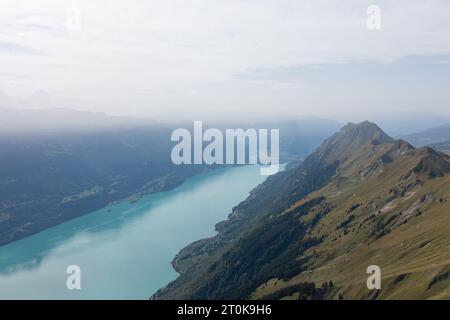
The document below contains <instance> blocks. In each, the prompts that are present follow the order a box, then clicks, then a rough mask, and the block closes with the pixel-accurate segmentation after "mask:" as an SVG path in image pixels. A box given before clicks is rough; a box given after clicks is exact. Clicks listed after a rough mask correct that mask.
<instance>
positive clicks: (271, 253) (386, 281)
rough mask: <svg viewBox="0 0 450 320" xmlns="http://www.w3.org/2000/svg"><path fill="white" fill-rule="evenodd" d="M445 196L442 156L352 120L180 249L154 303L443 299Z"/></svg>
mask: <svg viewBox="0 0 450 320" xmlns="http://www.w3.org/2000/svg"><path fill="white" fill-rule="evenodd" d="M449 197H450V157H449V156H447V155H445V154H443V153H440V152H438V151H435V150H433V149H432V148H429V147H422V148H419V149H416V148H415V147H413V146H412V145H411V144H409V143H407V142H405V141H403V140H395V139H393V138H391V137H389V136H388V135H387V134H385V133H384V132H383V131H382V130H381V129H380V128H379V127H378V126H376V125H375V124H373V123H370V122H363V123H360V124H348V125H346V126H345V127H343V128H342V129H341V130H340V131H339V132H338V133H336V134H334V135H333V136H331V137H330V138H328V139H327V140H325V142H323V144H322V145H321V146H320V147H319V148H318V149H317V150H316V151H314V152H313V153H312V154H311V155H310V156H308V157H307V158H306V159H305V160H304V161H303V162H302V163H300V164H298V165H296V166H293V167H291V168H289V169H287V170H285V171H283V172H280V173H278V174H277V175H275V176H271V177H270V178H268V179H267V180H266V182H264V183H263V184H262V185H260V186H258V187H257V188H256V189H254V190H253V191H252V193H251V195H250V196H249V197H248V198H247V199H246V200H245V201H243V202H242V203H240V204H239V205H238V206H236V207H235V208H234V209H233V211H232V213H231V214H230V216H229V220H227V221H223V222H221V223H219V224H217V226H216V228H217V230H218V234H217V235H216V236H214V237H212V238H209V239H203V240H199V241H197V242H194V243H193V244H191V245H189V246H188V247H186V248H184V249H183V250H181V252H180V253H179V254H178V255H177V256H176V257H175V259H174V260H173V266H174V267H175V269H176V270H177V271H178V272H179V273H180V276H179V278H178V279H177V280H175V281H173V282H172V283H170V284H169V285H168V286H167V287H165V288H162V289H161V290H159V291H158V292H157V293H156V294H155V295H154V296H153V297H152V298H153V299H183V298H187V299H248V298H253V299H449V298H450V291H449V290H448V288H449V287H450V256H449V252H450V215H449V212H450V202H449ZM371 265H376V266H379V267H380V269H381V275H382V276H381V277H382V284H381V289H380V290H369V289H368V288H367V286H366V280H367V278H368V276H369V275H368V274H367V268H368V267H369V266H371Z"/></svg>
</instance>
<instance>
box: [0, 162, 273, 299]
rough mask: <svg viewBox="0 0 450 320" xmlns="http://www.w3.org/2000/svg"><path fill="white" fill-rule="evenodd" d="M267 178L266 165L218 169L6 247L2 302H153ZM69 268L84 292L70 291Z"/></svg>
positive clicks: (0, 255)
mask: <svg viewBox="0 0 450 320" xmlns="http://www.w3.org/2000/svg"><path fill="white" fill-rule="evenodd" d="M265 179H266V177H265V176H262V175H260V173H259V167H258V166H244V167H230V168H224V169H218V170H214V171H211V172H208V173H205V174H201V175H198V176H195V177H192V178H190V179H188V180H187V181H186V182H185V183H184V184H183V185H181V186H179V187H177V188H176V189H174V190H171V191H167V192H160V193H156V194H151V195H147V196H145V197H143V198H142V199H141V200H139V201H138V202H135V203H129V202H121V203H118V204H115V205H110V206H108V207H105V208H103V209H101V210H98V211H95V212H92V213H90V214H88V215H85V216H82V217H80V218H77V219H74V220H71V221H68V222H65V223H63V224H61V225H58V226H56V227H53V228H50V229H47V230H45V231H43V232H41V233H38V234H36V235H33V236H31V237H28V238H25V239H22V240H19V241H16V242H14V243H12V244H9V245H6V246H3V247H0V299H148V298H149V297H150V296H151V295H152V294H153V293H154V292H155V291H156V290H158V289H159V288H161V287H163V286H165V285H166V284H168V283H169V282H170V281H172V280H174V279H176V278H177V276H178V274H177V273H176V272H175V271H174V270H173V268H172V266H171V261H172V259H173V258H174V256H175V255H176V254H177V253H178V251H179V250H180V249H182V248H183V247H185V246H186V245H188V244H190V243H191V242H193V241H196V240H199V239H201V238H206V237H210V236H213V235H214V234H215V231H214V225H215V224H216V223H217V222H219V221H221V220H224V219H226V218H227V216H228V214H229V213H230V212H231V209H232V208H233V207H234V206H236V205H237V204H239V202H241V201H242V200H244V199H245V198H246V197H247V196H248V195H249V192H250V190H252V189H253V188H254V187H256V186H257V185H258V184H259V183H261V182H263V181H264V180H265ZM69 265H77V266H79V267H80V269H81V289H80V290H69V289H67V288H66V280H67V278H68V277H69V275H68V274H66V269H67V267H68V266H69Z"/></svg>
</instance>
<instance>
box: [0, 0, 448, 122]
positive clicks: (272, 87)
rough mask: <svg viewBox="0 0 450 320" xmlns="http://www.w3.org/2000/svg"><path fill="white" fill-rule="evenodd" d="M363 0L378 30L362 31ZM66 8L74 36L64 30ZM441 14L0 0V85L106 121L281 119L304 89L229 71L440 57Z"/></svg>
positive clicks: (278, 1) (155, 0)
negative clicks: (69, 100) (88, 103)
mask: <svg viewBox="0 0 450 320" xmlns="http://www.w3.org/2000/svg"><path fill="white" fill-rule="evenodd" d="M372 3H375V4H376V5H378V6H380V8H381V10H382V28H381V30H380V31H370V30H368V29H367V28H366V19H367V17H366V8H367V7H368V6H369V5H370V4H372ZM74 7H75V8H79V12H80V23H81V25H80V26H81V29H79V30H77V29H70V28H67V23H68V21H69V19H71V18H73V16H71V15H73V14H74V11H73V10H70V9H71V8H74ZM449 13H450V1H446V0H429V1H421V0H395V1H394V0H392V1H361V0H353V1H350V0H345V1H338V0H335V1H329V0H328V1H325V0H310V1H306V0H303V1H295V0H271V1H269V0H247V1H244V0H242V1H237V0H214V1H210V0H190V1H185V0H184V1H183V0H152V1H139V0H128V1H119V0H112V1H111V0H99V1H95V2H94V1H89V0H79V1H75V0H72V1H69V0H41V1H35V0H22V1H18V0H3V1H2V3H1V4H0V69H1V71H2V72H3V73H2V74H4V75H3V76H2V75H1V74H0V89H2V90H4V91H6V92H9V93H11V94H16V95H23V94H27V93H30V92H32V91H34V90H38V89H45V90H48V91H50V92H52V93H54V94H57V95H61V96H65V97H77V98H80V97H81V98H83V99H88V100H92V101H95V102H96V104H95V105H96V108H97V109H102V110H105V111H108V112H110V113H116V114H127V113H130V112H131V111H130V110H134V111H137V112H138V113H146V114H147V115H155V116H165V117H169V116H173V115H174V114H176V113H178V114H179V116H183V114H184V115H185V117H187V116H190V115H199V116H202V115H204V113H205V112H208V113H211V112H213V113H215V114H221V113H222V114H231V113H232V112H239V111H240V110H242V109H245V110H248V116H250V115H251V114H254V113H255V110H258V112H259V113H260V115H261V116H263V115H269V114H273V113H274V112H278V111H280V110H283V108H285V109H284V111H285V112H286V113H289V112H292V108H293V106H295V105H298V102H299V101H302V99H303V101H305V102H306V101H308V103H317V102H315V100H316V99H315V98H311V97H309V96H310V95H312V94H313V93H312V92H313V91H311V92H308V84H307V83H305V84H303V83H290V84H282V83H279V82H278V83H277V81H275V80H268V79H264V80H261V81H257V79H253V80H251V81H250V80H248V79H242V78H241V77H240V75H242V74H246V73H248V72H251V71H252V70H260V69H268V70H271V69H280V68H290V67H298V66H312V67H314V66H316V67H317V66H318V67H320V66H323V65H326V64H336V63H339V64H346V63H354V62H357V61H364V60H374V61H380V62H391V61H395V60H396V59H400V58H402V57H407V56H410V55H446V54H449V53H450V20H449V19H448V17H449ZM2 43H3V44H8V46H9V49H8V46H5V45H3V46H2ZM12 48H16V50H12ZM18 49H23V50H24V51H27V50H29V51H28V52H21V50H18ZM25 49H27V50H25ZM25 53H27V54H25ZM38 53H39V54H38ZM6 74H17V75H21V76H22V77H8V76H5V75H6ZM23 75H26V76H27V77H23ZM193 93H195V94H193ZM280 104H282V106H280ZM312 107H314V105H313V106H312ZM220 108H222V109H223V110H222V111H220V112H219V111H218V110H219V109H220ZM280 108H281V109H280ZM320 108H322V113H324V114H326V113H327V112H328V111H330V110H328V109H327V106H325V105H322V104H320ZM328 108H332V106H330V107H328ZM331 111H332V110H331ZM302 112H303V113H304V114H306V113H308V111H307V110H299V113H302ZM204 116H206V115H204Z"/></svg>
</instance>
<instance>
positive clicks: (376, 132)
mask: <svg viewBox="0 0 450 320" xmlns="http://www.w3.org/2000/svg"><path fill="white" fill-rule="evenodd" d="M339 133H340V134H341V135H347V136H350V137H352V138H355V139H358V140H359V141H360V142H361V143H363V144H364V143H368V142H378V143H389V142H393V141H394V139H393V138H391V137H389V136H388V135H387V134H386V133H385V132H384V131H383V130H381V128H380V127H378V126H377V125H376V124H375V123H373V122H370V121H367V120H366V121H363V122H361V123H351V122H349V123H348V124H347V125H345V126H344V127H343V128H342V129H341V131H340V132H339Z"/></svg>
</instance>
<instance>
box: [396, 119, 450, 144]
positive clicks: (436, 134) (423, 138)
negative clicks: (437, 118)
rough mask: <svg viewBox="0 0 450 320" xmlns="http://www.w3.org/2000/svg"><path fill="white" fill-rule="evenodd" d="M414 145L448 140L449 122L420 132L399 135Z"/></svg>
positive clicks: (449, 134)
mask: <svg viewBox="0 0 450 320" xmlns="http://www.w3.org/2000/svg"><path fill="white" fill-rule="evenodd" d="M401 138H402V139H404V140H406V141H408V142H409V143H411V144H412V145H414V146H416V147H421V146H425V145H431V144H436V143H441V142H447V141H450V124H446V125H442V126H438V127H433V128H430V129H427V130H424V131H421V132H417V133H412V134H409V135H403V136H401Z"/></svg>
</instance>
